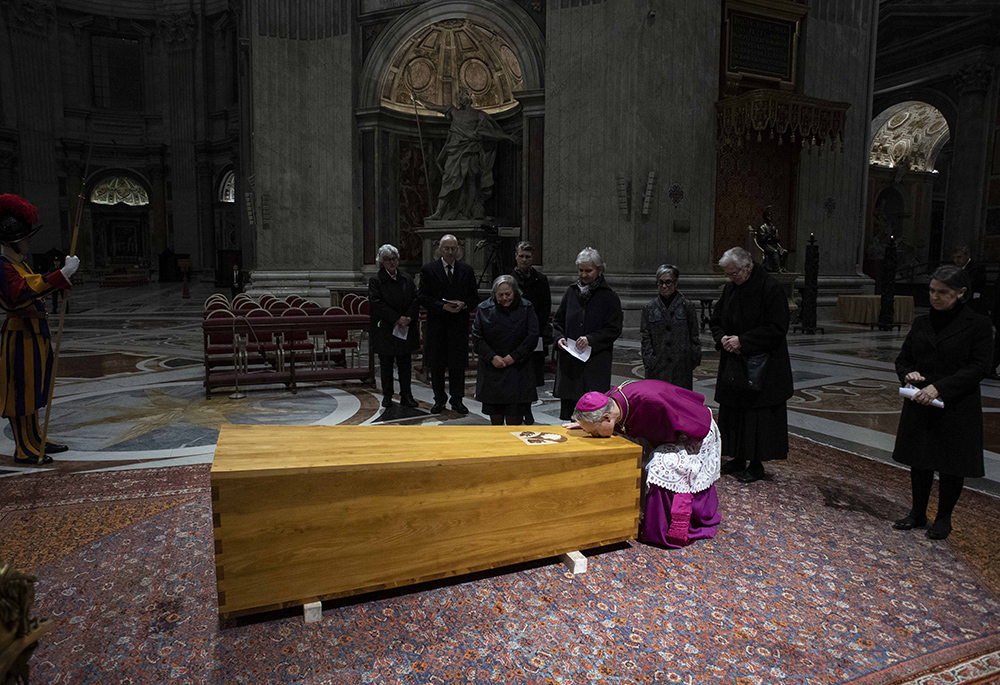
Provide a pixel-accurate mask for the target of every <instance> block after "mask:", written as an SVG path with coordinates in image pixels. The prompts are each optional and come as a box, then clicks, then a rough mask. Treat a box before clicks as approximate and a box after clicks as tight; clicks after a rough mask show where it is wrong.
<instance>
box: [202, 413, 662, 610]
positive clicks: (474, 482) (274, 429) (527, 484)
mask: <svg viewBox="0 0 1000 685" xmlns="http://www.w3.org/2000/svg"><path fill="white" fill-rule="evenodd" d="M541 428H542V430H545V431H548V432H551V433H554V434H558V435H561V436H565V437H566V438H567V439H566V441H565V442H561V443H556V444H546V445H526V444H525V443H524V442H522V441H521V440H520V439H519V438H518V437H516V436H514V435H511V432H512V430H514V429H513V428H512V427H510V426H224V427H223V428H222V431H221V433H220V435H219V443H218V446H217V448H216V453H215V461H214V463H213V465H212V476H211V478H212V510H213V522H214V524H215V553H216V568H217V574H216V575H217V581H218V590H219V613H220V615H222V616H227V617H228V616H239V615H243V614H249V613H256V612H259V611H265V610H270V609H276V608H281V607H288V606H296V605H301V604H306V603H309V602H314V601H318V600H324V599H333V598H336V597H343V596H347V595H354V594H358V593H362V592H370V591H374V590H380V589H385V588H390V587H396V586H400V585H408V584H412V583H418V582H423V581H428V580H434V579H438V578H444V577H448V576H454V575H458V574H463V573H470V572H474V571H480V570H484V569H489V568H496V567H499V566H505V565H509V564H514V563H519V562H523V561H528V560H533V559H540V558H544V557H549V556H556V555H559V554H563V553H565V552H570V551H573V550H580V549H588V548H591V547H596V546H600V545H604V544H609V543H612V542H620V541H623V540H627V539H630V538H633V537H635V535H636V532H637V525H638V524H637V521H638V514H639V477H640V460H641V454H642V451H641V449H640V448H639V446H637V445H635V444H633V443H631V442H629V441H627V440H625V439H623V438H618V437H613V438H605V439H602V438H591V437H590V436H586V435H584V434H582V433H581V432H580V431H566V430H564V429H563V428H561V427H554V426H545V427H541Z"/></svg>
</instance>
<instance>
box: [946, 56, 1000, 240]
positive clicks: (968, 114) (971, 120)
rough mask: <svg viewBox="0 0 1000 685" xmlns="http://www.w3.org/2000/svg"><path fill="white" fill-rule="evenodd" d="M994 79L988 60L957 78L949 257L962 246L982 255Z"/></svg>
mask: <svg viewBox="0 0 1000 685" xmlns="http://www.w3.org/2000/svg"><path fill="white" fill-rule="evenodd" d="M993 76H994V70H993V68H992V66H991V65H990V64H989V63H988V62H985V61H984V62H979V63H977V64H972V65H969V66H967V67H965V68H963V69H962V70H961V71H959V72H958V74H957V75H956V77H955V85H956V87H957V91H958V96H959V97H958V123H957V125H956V126H955V130H954V131H953V134H954V139H955V144H954V145H955V148H954V149H955V152H954V156H953V158H952V163H951V172H950V173H951V178H950V179H949V181H948V200H947V206H946V209H945V223H944V226H945V234H944V246H943V247H944V252H945V254H950V253H951V250H952V249H954V248H955V247H956V246H958V245H968V247H969V249H971V250H972V253H973V254H974V255H977V256H978V253H979V251H980V248H981V247H982V230H983V193H984V188H985V183H986V164H987V152H988V147H989V139H990V123H991V122H990V120H989V110H990V108H989V107H987V106H986V97H987V93H988V92H989V90H990V85H991V83H992V80H993Z"/></svg>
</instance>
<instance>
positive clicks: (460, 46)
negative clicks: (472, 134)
mask: <svg viewBox="0 0 1000 685" xmlns="http://www.w3.org/2000/svg"><path fill="white" fill-rule="evenodd" d="M523 83H524V82H523V78H522V75H521V66H520V64H518V61H517V56H516V55H515V53H514V51H513V50H511V48H510V46H509V45H508V44H507V42H506V41H505V40H504V39H503V38H502V37H501V36H500V35H499V34H498V33H497V32H496V31H494V30H493V29H491V28H489V27H487V26H484V25H482V24H478V23H473V22H472V21H470V20H468V19H446V20H445V21H439V22H437V23H434V24H430V25H428V26H424V27H423V28H421V29H418V30H417V31H416V32H414V33H413V35H411V36H410V37H409V38H407V39H406V40H405V41H403V42H402V44H401V45H400V46H399V48H398V49H397V50H396V54H394V55H393V58H392V60H391V61H390V63H389V68H388V69H386V71H385V73H384V74H383V75H382V79H381V83H380V88H379V92H380V93H381V94H382V95H381V104H382V106H383V107H388V108H389V109H394V110H397V111H403V112H408V113H411V114H412V113H413V101H412V100H411V99H410V93H411V91H412V92H413V94H415V95H416V96H417V98H419V99H422V100H426V101H428V102H433V103H435V104H439V105H443V106H451V105H457V103H458V89H459V87H461V86H465V87H467V88H468V89H469V90H471V91H472V98H473V106H475V107H476V108H477V109H481V110H485V111H487V112H490V113H496V112H503V111H505V110H508V109H510V108H512V107H515V106H516V105H517V101H516V100H515V99H514V93H516V92H518V91H519V90H521V88H522V86H523ZM421 113H422V114H428V112H427V110H422V112H421Z"/></svg>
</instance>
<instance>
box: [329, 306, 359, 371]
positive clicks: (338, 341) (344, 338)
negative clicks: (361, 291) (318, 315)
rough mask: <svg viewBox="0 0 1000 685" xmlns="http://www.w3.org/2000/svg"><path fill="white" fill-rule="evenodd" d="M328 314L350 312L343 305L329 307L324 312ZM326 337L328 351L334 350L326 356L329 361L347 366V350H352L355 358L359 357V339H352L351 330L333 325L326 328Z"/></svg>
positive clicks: (340, 314) (345, 313) (335, 314)
mask: <svg viewBox="0 0 1000 685" xmlns="http://www.w3.org/2000/svg"><path fill="white" fill-rule="evenodd" d="M323 313H324V314H325V315H326V316H347V315H348V312H347V310H345V309H344V308H343V307H327V309H326V311H325V312H323ZM323 332H324V335H325V338H326V345H325V347H326V352H327V353H330V352H331V351H332V352H333V354H332V355H329V356H327V357H325V359H326V361H327V363H329V362H333V363H335V364H337V365H339V366H347V354H346V353H347V352H348V351H350V352H351V354H352V356H353V357H354V358H355V360H357V359H358V347H359V345H358V341H356V340H352V339H351V337H350V332H349V331H341V330H335V329H333V328H332V327H327V328H325V329H324V331H323Z"/></svg>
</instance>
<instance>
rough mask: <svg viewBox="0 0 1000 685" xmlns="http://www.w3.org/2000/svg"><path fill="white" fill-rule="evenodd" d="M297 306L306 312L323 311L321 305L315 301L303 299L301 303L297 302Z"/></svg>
mask: <svg viewBox="0 0 1000 685" xmlns="http://www.w3.org/2000/svg"><path fill="white" fill-rule="evenodd" d="M299 308H300V309H302V310H303V311H304V312H305V313H306V314H322V313H323V305H319V304H316V303H315V302H310V301H309V300H305V301H303V302H302V303H301V304H299Z"/></svg>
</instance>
